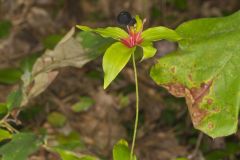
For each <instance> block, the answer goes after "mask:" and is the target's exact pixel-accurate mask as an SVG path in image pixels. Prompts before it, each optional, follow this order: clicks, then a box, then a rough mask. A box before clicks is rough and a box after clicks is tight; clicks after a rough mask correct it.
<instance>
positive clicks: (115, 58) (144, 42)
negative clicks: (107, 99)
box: [77, 11, 181, 160]
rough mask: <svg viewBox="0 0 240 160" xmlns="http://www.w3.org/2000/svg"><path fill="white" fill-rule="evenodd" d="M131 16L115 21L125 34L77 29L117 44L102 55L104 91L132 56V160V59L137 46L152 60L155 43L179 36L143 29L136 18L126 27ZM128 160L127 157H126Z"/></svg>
mask: <svg viewBox="0 0 240 160" xmlns="http://www.w3.org/2000/svg"><path fill="white" fill-rule="evenodd" d="M132 19H134V18H131V16H130V14H129V13H128V12H124V11H123V12H121V13H120V14H119V16H118V21H119V23H120V24H121V23H122V24H125V25H126V28H127V32H128V33H127V32H126V31H124V30H123V29H121V28H118V27H107V28H97V29H92V28H89V27H87V26H80V25H78V26H77V27H78V28H79V29H81V30H83V31H88V32H95V33H97V34H100V35H101V36H103V37H110V38H113V39H115V40H117V42H115V43H113V44H112V45H111V46H110V47H109V48H108V49H107V50H106V52H105V53H104V56H103V61H102V67H103V71H104V85H103V86H104V89H106V88H107V87H108V85H109V84H110V83H111V82H112V81H113V80H114V79H115V78H116V76H117V75H118V74H119V72H120V71H121V70H122V69H123V68H124V66H125V65H126V64H127V63H128V61H129V60H130V58H131V57H132V63H133V69H134V77H135V85H136V119H135V125H134V133H133V140H132V147H131V153H130V160H132V159H133V157H134V155H133V150H134V146H135V140H136V133H137V126H138V112H139V93H138V79H137V67H136V62H135V61H136V60H135V51H136V47H141V48H142V50H143V57H142V60H145V59H147V58H151V57H153V56H154V55H155V53H156V51H157V50H156V48H154V47H153V42H154V41H159V40H162V39H167V40H171V41H178V40H180V39H181V37H180V36H179V35H178V34H177V33H176V32H175V31H173V30H171V29H169V28H166V27H162V26H159V27H153V28H149V29H146V30H143V25H144V21H145V20H143V21H142V19H140V17H139V16H136V17H135V19H134V20H135V22H136V24H132V25H133V26H131V25H129V24H130V23H131V20H132ZM127 159H129V158H127Z"/></svg>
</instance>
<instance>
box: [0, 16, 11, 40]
mask: <svg viewBox="0 0 240 160" xmlns="http://www.w3.org/2000/svg"><path fill="white" fill-rule="evenodd" d="M11 28H12V23H11V21H8V20H2V21H0V38H6V37H7V36H8V35H9V34H10V31H11Z"/></svg>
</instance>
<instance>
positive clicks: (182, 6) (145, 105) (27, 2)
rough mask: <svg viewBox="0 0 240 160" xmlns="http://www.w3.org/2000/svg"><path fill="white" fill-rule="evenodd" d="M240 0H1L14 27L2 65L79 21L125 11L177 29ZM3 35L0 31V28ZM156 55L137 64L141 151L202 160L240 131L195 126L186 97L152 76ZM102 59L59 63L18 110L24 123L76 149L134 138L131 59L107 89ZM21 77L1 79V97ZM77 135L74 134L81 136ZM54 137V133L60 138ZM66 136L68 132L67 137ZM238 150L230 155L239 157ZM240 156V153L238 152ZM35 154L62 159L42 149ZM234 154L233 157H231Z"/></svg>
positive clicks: (160, 158)
mask: <svg viewBox="0 0 240 160" xmlns="http://www.w3.org/2000/svg"><path fill="white" fill-rule="evenodd" d="M239 7H240V2H239V1H238V0H228V1H223V0H214V1H213V0H194V1H193V0H180V1H174V0H162V1H161V0H153V1H147V3H146V0H133V1H129V0H114V1H111V0H79V1H74V0H66V1H64V0H59V1H55V0H1V1H0V23H1V22H3V21H4V22H9V23H10V24H11V25H9V29H8V28H6V30H5V31H4V33H7V32H9V33H8V34H7V35H6V36H5V37H4V38H0V55H1V56H0V70H1V69H2V68H15V67H19V65H20V63H21V61H22V59H24V58H25V57H28V56H31V55H41V54H42V53H43V51H44V50H45V49H46V48H52V47H53V46H54V44H56V43H55V42H56V41H57V40H58V39H59V37H61V36H62V35H64V34H65V33H66V32H67V31H68V30H69V29H70V28H71V27H72V26H75V25H76V24H82V25H88V26H92V27H102V26H114V25H117V24H116V20H115V17H116V16H117V14H118V13H119V12H120V11H121V10H128V11H130V12H132V13H133V14H140V15H141V16H143V17H146V18H147V24H146V27H147V26H156V25H164V26H168V27H170V28H175V27H176V26H177V25H179V24H180V23H182V22H184V21H187V20H190V19H193V18H200V17H216V16H223V15H228V14H231V13H233V12H235V11H237V10H238V8H239ZM0 34H1V31H0ZM155 46H156V47H157V49H158V54H157V57H160V56H163V55H164V54H167V53H169V52H171V51H172V50H174V49H175V48H176V44H173V43H170V42H166V41H161V42H157V43H156V44H155ZM156 60H157V59H156V58H152V59H151V60H149V61H147V62H143V63H138V64H137V65H138V68H139V69H138V71H139V88H140V122H139V129H138V136H137V142H136V154H137V155H138V157H140V159H142V160H172V159H174V158H176V157H189V158H190V159H192V160H204V159H207V157H209V155H211V154H214V153H215V151H219V150H225V149H226V146H229V145H230V146H231V144H232V143H234V141H235V140H239V138H240V133H239V132H238V133H237V134H236V135H234V136H230V137H228V141H227V142H226V139H225V138H219V139H214V140H213V139H211V138H209V137H208V136H206V135H203V134H202V133H200V132H199V131H197V130H195V129H194V128H193V126H192V123H191V119H190V117H189V115H188V110H187V106H186V104H185V101H184V99H182V98H175V97H173V96H172V95H170V94H169V93H167V92H166V91H165V90H164V89H162V88H160V87H159V86H157V85H156V84H155V83H154V82H153V81H152V80H151V78H150V77H149V69H150V66H152V64H154V63H155V62H156ZM102 82H103V72H102V68H101V58H98V59H97V60H95V61H94V62H91V63H88V64H87V65H85V66H84V67H83V68H81V69H76V68H70V67H68V68H62V69H61V70H60V74H59V76H58V77H57V79H56V80H55V81H54V82H53V83H52V84H51V86H50V87H49V88H48V89H47V90H46V91H45V92H44V93H42V94H41V95H40V96H38V97H37V98H35V99H34V100H33V101H31V102H30V104H28V105H27V107H26V108H25V109H24V110H23V111H22V112H21V114H20V120H21V124H20V125H19V126H17V127H18V128H19V129H27V130H32V131H35V132H39V130H40V129H44V130H45V131H46V132H47V133H48V135H49V138H50V139H52V140H51V141H50V142H51V143H56V142H55V141H56V139H61V138H62V137H64V135H66V134H70V135H72V137H71V136H70V137H68V138H69V139H71V140H72V139H73V140H74V137H78V138H80V140H81V147H80V149H79V152H81V153H90V154H93V155H96V156H99V157H103V158H106V159H111V150H112V147H113V145H114V144H115V143H116V142H117V141H118V140H119V139H121V138H125V139H127V140H128V141H129V142H131V137H132V132H133V123H134V119H135V105H134V104H135V89H134V77H133V69H132V66H131V64H129V65H128V66H127V68H126V69H124V71H123V72H122V73H121V75H120V76H119V77H118V79H117V80H116V81H115V82H114V83H113V84H112V85H111V86H110V88H109V89H107V90H103V87H102ZM16 86H17V84H11V85H9V84H4V83H2V84H0V102H4V101H6V98H7V95H8V94H9V93H10V91H11V90H12V89H13V88H15V87H16ZM86 97H87V100H89V101H87V102H86V103H88V102H89V103H90V104H91V105H89V106H87V108H85V109H84V110H83V111H81V112H73V111H72V106H73V105H74V104H76V103H78V102H81V100H82V99H85V100H86ZM54 113H57V114H59V115H61V116H63V117H64V118H65V122H64V124H62V125H61V124H60V126H57V127H56V125H55V126H54V122H51V116H50V115H53V114H54ZM76 135H77V136H76ZM56 137H57V138H56ZM64 138H65V140H68V139H67V137H66V136H65V137H64ZM238 154H239V153H237V152H236V153H235V152H234V153H232V154H231V155H227V157H226V159H229V160H230V158H229V157H235V159H237V156H238ZM238 158H239V157H238ZM30 159H31V160H45V159H46V160H48V159H49V160H59V157H58V156H57V155H55V154H52V153H49V152H47V151H45V150H44V149H42V150H40V151H39V152H38V153H36V154H34V155H32V156H31V158H30ZM231 160H233V159H231Z"/></svg>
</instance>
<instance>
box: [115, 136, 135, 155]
mask: <svg viewBox="0 0 240 160" xmlns="http://www.w3.org/2000/svg"><path fill="white" fill-rule="evenodd" d="M130 154H131V151H130V149H129V148H128V143H127V141H125V140H123V139H122V140H120V141H118V143H117V144H115V145H114V147H113V160H130ZM133 159H134V160H136V156H134V158H133Z"/></svg>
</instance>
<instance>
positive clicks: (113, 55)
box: [103, 42, 136, 89]
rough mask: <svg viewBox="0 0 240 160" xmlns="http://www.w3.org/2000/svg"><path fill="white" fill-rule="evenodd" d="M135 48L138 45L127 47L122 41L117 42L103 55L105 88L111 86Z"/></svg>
mask: <svg viewBox="0 0 240 160" xmlns="http://www.w3.org/2000/svg"><path fill="white" fill-rule="evenodd" d="M135 49H136V47H134V48H127V47H126V46H124V45H123V44H122V43H121V42H116V43H114V44H112V45H111V46H110V47H109V48H108V49H107V51H106V52H105V54H104V56H103V71H104V86H103V88H104V89H106V88H107V87H108V86H109V84H110V83H111V82H112V81H113V80H114V79H115V78H116V77H117V75H118V74H119V72H120V71H121V70H122V69H123V68H124V66H125V65H126V64H127V62H128V61H129V59H130V57H131V55H132V53H134V51H135Z"/></svg>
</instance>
